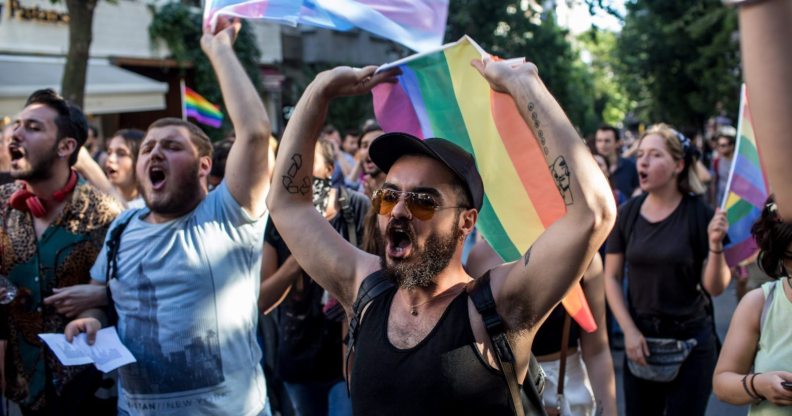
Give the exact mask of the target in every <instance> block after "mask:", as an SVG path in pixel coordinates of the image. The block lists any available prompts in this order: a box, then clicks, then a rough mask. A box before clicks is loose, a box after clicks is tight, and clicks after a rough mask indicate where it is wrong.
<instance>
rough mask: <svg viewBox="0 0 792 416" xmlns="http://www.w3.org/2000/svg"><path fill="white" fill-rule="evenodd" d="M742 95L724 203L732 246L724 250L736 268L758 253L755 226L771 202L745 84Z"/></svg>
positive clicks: (729, 245)
mask: <svg viewBox="0 0 792 416" xmlns="http://www.w3.org/2000/svg"><path fill="white" fill-rule="evenodd" d="M740 93H741V96H740V119H739V121H738V123H737V143H736V144H735V146H734V156H732V165H731V169H730V171H729V181H728V182H727V185H726V192H725V195H724V197H723V202H722V203H721V208H722V209H723V210H725V211H726V217H727V218H728V219H729V240H731V241H730V243H729V244H727V245H726V247H724V251H725V253H724V254H725V256H726V263H728V265H729V266H736V265H737V264H738V263H740V262H741V261H743V260H745V259H747V258H748V257H751V256H752V255H753V254H754V253H756V250H757V246H756V241H755V240H754V238H753V236H752V235H751V226H752V225H753V223H754V222H756V220H757V219H759V217H760V216H761V215H762V209H763V208H764V206H765V201H766V200H767V196H768V192H767V180H766V176H765V175H764V172H762V166H761V164H760V163H759V150H758V148H757V147H756V138H755V137H754V131H753V125H752V123H751V110H750V108H749V106H748V95H747V93H746V92H745V84H743V86H742V90H741V92H740Z"/></svg>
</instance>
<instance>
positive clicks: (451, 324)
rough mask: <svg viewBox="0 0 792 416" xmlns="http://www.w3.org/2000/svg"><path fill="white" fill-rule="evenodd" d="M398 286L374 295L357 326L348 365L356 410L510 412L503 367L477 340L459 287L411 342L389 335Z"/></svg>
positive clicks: (361, 412)
mask: <svg viewBox="0 0 792 416" xmlns="http://www.w3.org/2000/svg"><path fill="white" fill-rule="evenodd" d="M395 293H396V288H393V289H389V290H388V291H386V292H385V293H383V294H382V295H381V296H379V297H377V298H376V299H374V301H373V302H372V304H371V306H370V307H369V309H368V310H367V311H366V315H365V319H364V320H363V321H362V325H361V326H360V333H359V335H358V340H357V346H356V350H355V351H356V352H355V361H354V366H353V368H352V409H353V411H354V414H355V415H445V414H465V415H467V414H470V415H473V414H475V415H485V414H486V415H512V414H513V412H512V410H511V398H510V396H509V391H508V388H507V386H506V381H505V380H504V378H503V376H502V375H501V373H500V372H499V371H497V370H495V369H493V368H492V367H490V366H489V365H488V364H487V363H485V362H484V360H483V358H482V357H481V355H480V354H479V352H478V350H477V349H476V345H475V338H474V336H473V330H472V329H471V327H470V318H469V316H468V302H467V300H468V295H467V293H466V292H462V293H461V294H460V295H459V296H457V297H456V298H455V299H454V300H453V301H452V302H451V304H450V305H449V306H448V308H447V309H446V311H445V312H444V313H443V316H442V317H441V318H440V320H439V321H438V322H437V325H435V327H434V329H432V331H431V332H430V333H429V335H427V336H426V338H424V339H423V340H421V342H419V343H418V345H416V346H415V347H412V348H408V349H403V350H402V349H398V348H396V347H394V346H393V344H391V343H390V340H388V315H389V314H390V308H391V303H392V301H393V297H394V295H395Z"/></svg>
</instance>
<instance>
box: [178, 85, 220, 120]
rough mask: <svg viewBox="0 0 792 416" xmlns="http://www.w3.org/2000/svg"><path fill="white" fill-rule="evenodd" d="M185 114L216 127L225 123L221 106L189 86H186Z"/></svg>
mask: <svg viewBox="0 0 792 416" xmlns="http://www.w3.org/2000/svg"><path fill="white" fill-rule="evenodd" d="M184 115H185V117H192V118H194V119H195V120H196V121H198V122H199V123H202V124H206V125H207V126H212V127H214V128H220V126H221V125H223V112H222V111H220V107H218V106H216V105H214V104H212V103H211V102H209V101H208V100H207V99H206V98H204V97H202V96H201V95H200V94H198V93H197V92H195V91H193V90H191V89H190V88H188V87H184Z"/></svg>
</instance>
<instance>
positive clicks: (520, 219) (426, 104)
mask: <svg viewBox="0 0 792 416" xmlns="http://www.w3.org/2000/svg"><path fill="white" fill-rule="evenodd" d="M485 54H486V53H485V52H484V51H483V50H481V48H480V47H479V46H478V45H477V44H476V43H475V42H474V41H473V40H472V39H470V38H468V37H464V38H462V39H461V40H459V41H458V42H455V43H451V44H448V45H445V46H444V47H443V48H442V49H440V50H439V51H435V52H428V53H421V54H417V55H414V56H411V57H408V58H405V59H403V60H401V61H397V62H394V63H392V64H388V65H385V66H383V67H382V68H380V70H385V69H388V68H392V67H399V69H400V70H401V72H402V74H401V75H400V76H399V82H398V83H395V84H387V83H386V84H381V85H379V86H377V87H376V88H375V89H374V112H375V114H376V116H377V120H378V121H379V123H380V125H381V126H382V128H383V129H384V130H385V131H386V132H389V131H403V132H407V133H410V134H413V135H415V136H416V137H420V138H428V137H442V138H445V139H448V140H451V141H453V142H454V143H456V144H457V145H459V146H461V147H462V148H463V149H465V150H467V151H468V152H470V153H471V154H473V155H474V157H475V159H476V164H477V166H478V169H479V172H480V173H481V176H482V179H483V181H484V189H485V196H484V206H483V207H482V209H481V212H480V213H479V219H478V228H479V230H481V232H482V234H483V235H484V237H485V238H486V239H487V241H488V242H489V243H490V245H492V247H493V248H494V249H495V251H496V252H497V253H498V254H499V255H500V256H501V258H503V260H505V261H514V260H517V259H518V258H520V256H521V255H522V253H524V252H525V251H527V250H528V248H529V247H531V244H533V242H534V241H536V239H537V238H538V237H539V235H540V234H542V232H544V230H545V229H546V228H547V227H549V226H550V224H552V223H553V222H554V221H555V220H557V219H558V218H560V217H561V216H563V215H564V213H565V212H566V207H565V205H564V202H563V200H562V199H561V196H560V195H559V193H558V190H557V188H556V186H555V183H554V182H553V179H552V177H551V176H550V172H549V170H548V168H547V163H546V162H545V160H544V157H543V155H542V151H541V149H540V148H539V145H538V144H537V142H536V139H535V138H534V135H533V132H532V131H531V129H530V128H529V127H528V125H527V124H526V123H525V121H524V120H523V118H522V117H521V116H520V113H519V111H518V110H517V107H516V105H515V104H514V101H513V100H512V98H511V97H510V96H509V95H506V94H501V93H497V92H494V91H492V90H491V89H490V86H489V84H488V83H487V81H486V80H484V78H483V77H482V76H481V75H480V74H479V73H478V71H476V69H475V68H473V67H472V66H471V65H470V62H471V61H472V60H474V59H481V58H482V57H483V56H484V55H485ZM563 304H564V306H565V308H566V309H567V311H568V312H569V314H570V315H571V316H572V317H573V318H574V319H575V320H576V321H577V322H578V323H579V324H580V326H581V327H582V328H583V329H585V330H586V331H594V330H596V328H597V325H596V322H595V321H594V318H593V315H592V313H591V310H590V309H589V307H588V303H587V302H586V299H585V296H584V295H583V290H582V288H581V287H580V286H579V285H576V286H575V287H574V288H573V289H572V290H571V291H570V292H569V294H567V296H566V298H564V300H563Z"/></svg>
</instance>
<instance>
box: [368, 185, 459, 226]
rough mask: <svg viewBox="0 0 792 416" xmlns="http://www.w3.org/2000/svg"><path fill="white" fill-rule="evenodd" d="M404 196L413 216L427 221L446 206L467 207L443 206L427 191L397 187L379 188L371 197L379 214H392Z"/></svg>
mask: <svg viewBox="0 0 792 416" xmlns="http://www.w3.org/2000/svg"><path fill="white" fill-rule="evenodd" d="M402 196H404V203H405V204H406V205H407V209H408V210H409V211H410V214H412V216H413V217H415V218H417V219H419V220H421V221H426V220H429V219H431V218H432V217H433V216H434V213H435V211H438V210H441V209H445V208H465V207H441V206H440V204H439V203H438V202H437V200H436V199H435V197H434V196H432V195H430V194H428V193H425V192H406V191H397V190H395V189H387V188H383V189H377V190H376V191H374V194H373V195H372V197H371V201H372V205H373V206H374V209H375V210H376V211H377V213H378V214H379V215H390V214H391V212H393V208H394V207H396V204H398V203H399V200H400V199H401V197H402Z"/></svg>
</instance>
